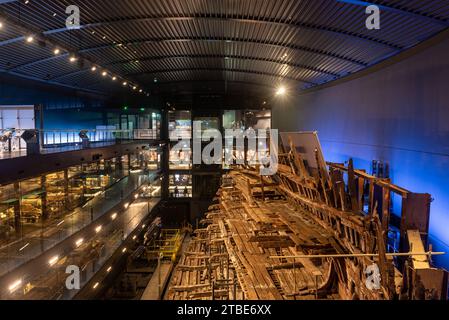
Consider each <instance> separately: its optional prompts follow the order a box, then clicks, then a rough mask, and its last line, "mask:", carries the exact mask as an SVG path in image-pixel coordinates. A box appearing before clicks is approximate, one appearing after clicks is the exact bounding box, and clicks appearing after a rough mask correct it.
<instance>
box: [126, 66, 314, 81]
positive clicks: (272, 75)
mask: <svg viewBox="0 0 449 320" xmlns="http://www.w3.org/2000/svg"><path fill="white" fill-rule="evenodd" d="M183 71H206V72H207V71H220V72H236V73H247V74H255V75H260V76H268V77H273V78H279V79H288V80H292V81H297V82H302V83H304V84H310V85H317V83H315V82H310V81H307V80H303V79H297V78H293V77H287V76H282V75H279V74H274V73H270V72H262V71H253V70H244V69H233V68H173V69H163V70H153V71H143V72H138V73H129V74H125V77H135V76H140V75H145V74H160V73H167V72H183Z"/></svg>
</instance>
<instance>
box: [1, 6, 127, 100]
mask: <svg viewBox="0 0 449 320" xmlns="http://www.w3.org/2000/svg"><path fill="white" fill-rule="evenodd" d="M0 1H1V0H0ZM0 19H1V20H2V23H4V24H7V25H10V26H14V27H15V28H16V29H17V30H19V32H21V33H22V34H33V36H34V38H35V40H38V41H41V42H42V43H44V44H45V45H46V46H48V47H49V50H50V51H52V48H58V49H60V50H61V51H62V52H65V53H64V54H61V55H58V56H54V55H51V56H50V57H48V58H45V59H40V60H35V61H32V62H30V63H27V64H26V66H30V65H35V64H39V63H42V62H48V61H52V60H53V59H60V58H61V57H65V56H67V55H69V54H70V53H73V52H74V49H73V48H71V47H70V46H66V45H65V44H63V43H60V42H59V41H56V40H54V39H52V38H50V37H48V36H46V35H44V34H43V33H42V30H39V29H37V28H35V27H32V26H29V25H26V24H24V23H23V22H18V21H16V20H14V19H12V18H11V17H10V16H9V15H8V14H7V13H5V10H4V9H3V8H0ZM21 40H25V36H20V37H17V38H14V39H9V40H5V41H3V42H0V45H1V44H2V43H4V44H5V43H7V44H10V43H14V42H17V41H21ZM77 55H78V58H79V59H82V60H83V61H86V62H88V63H91V64H93V62H92V61H91V60H90V59H89V58H88V57H85V56H83V55H82V54H80V53H79V52H77ZM18 69H20V68H15V67H14V68H8V69H5V70H0V72H7V73H9V74H12V75H16V76H19V77H23V78H29V79H32V80H37V81H42V82H46V83H51V84H56V85H63V86H64V84H60V83H52V82H50V81H49V80H48V79H40V78H36V77H34V76H29V75H26V74H23V73H20V72H17V71H18ZM117 77H120V78H121V75H119V74H117ZM86 91H89V90H88V89H86Z"/></svg>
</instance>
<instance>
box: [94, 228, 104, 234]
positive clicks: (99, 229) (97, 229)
mask: <svg viewBox="0 0 449 320" xmlns="http://www.w3.org/2000/svg"><path fill="white" fill-rule="evenodd" d="M101 229H103V227H102V226H98V227H96V228H95V232H96V233H100V231H101Z"/></svg>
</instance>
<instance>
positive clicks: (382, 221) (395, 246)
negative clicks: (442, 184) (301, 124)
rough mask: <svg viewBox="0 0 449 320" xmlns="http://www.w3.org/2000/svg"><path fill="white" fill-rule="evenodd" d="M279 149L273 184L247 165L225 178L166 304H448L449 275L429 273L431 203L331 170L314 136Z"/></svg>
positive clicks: (342, 168) (341, 167) (349, 171)
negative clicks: (395, 202) (395, 208)
mask: <svg viewBox="0 0 449 320" xmlns="http://www.w3.org/2000/svg"><path fill="white" fill-rule="evenodd" d="M281 140H282V144H281V146H280V154H279V169H278V172H277V174H275V175H274V176H261V175H260V170H259V168H258V167H251V166H248V165H246V166H235V167H233V168H232V170H231V171H230V173H229V174H228V175H226V176H225V177H224V178H223V184H222V187H221V189H220V190H219V192H218V194H217V198H216V199H215V200H216V203H215V204H214V205H212V206H211V207H210V208H209V212H208V213H207V214H206V217H205V219H204V220H203V221H202V225H203V227H202V228H199V229H197V230H196V231H195V232H194V237H193V238H192V240H191V241H190V242H189V243H188V244H187V249H186V251H185V252H184V254H183V256H182V257H181V260H180V263H179V264H178V266H177V267H176V269H175V271H174V275H173V278H172V281H171V283H170V286H169V288H168V294H167V298H168V299H174V300H179V299H187V300H189V299H193V300H195V299H208V300H210V299H238V300H240V299H250V300H281V299H299V300H301V299H344V300H357V299H360V300H393V299H402V300H445V299H446V298H447V289H448V287H447V283H448V274H447V272H446V271H445V270H442V269H439V268H435V267H434V266H433V264H432V257H433V256H436V255H441V254H444V253H442V252H433V250H432V245H431V244H429V243H428V229H429V219H430V202H431V196H430V195H429V194H418V193H413V192H411V191H408V190H406V189H404V188H402V187H399V186H396V185H394V184H392V183H391V181H390V180H389V179H384V178H378V177H375V176H372V175H369V174H367V173H366V172H364V171H362V170H356V169H355V168H354V165H353V161H352V160H351V159H350V160H349V161H348V164H347V165H345V164H337V163H326V162H325V160H324V156H323V153H322V151H321V147H320V143H319V139H318V135H317V133H316V132H305V133H285V134H281ZM393 194H395V195H396V197H400V199H402V200H401V201H402V211H401V212H399V213H398V212H395V213H393V212H392V206H391V202H392V195H393ZM394 215H399V217H398V218H397V219H394ZM394 221H398V223H397V225H395V223H394ZM391 234H397V237H390V236H389V235H391Z"/></svg>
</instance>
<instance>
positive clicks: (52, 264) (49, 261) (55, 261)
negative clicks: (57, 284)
mask: <svg viewBox="0 0 449 320" xmlns="http://www.w3.org/2000/svg"><path fill="white" fill-rule="evenodd" d="M58 260H59V256H54V257H53V258H51V259H50V260H48V264H49V265H50V267H53V266H54V265H55V264H56V263H57V262H58Z"/></svg>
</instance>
